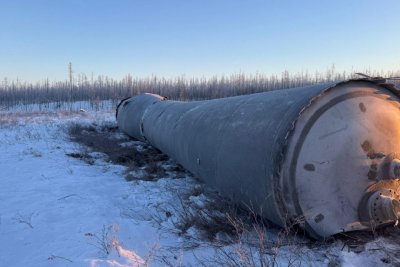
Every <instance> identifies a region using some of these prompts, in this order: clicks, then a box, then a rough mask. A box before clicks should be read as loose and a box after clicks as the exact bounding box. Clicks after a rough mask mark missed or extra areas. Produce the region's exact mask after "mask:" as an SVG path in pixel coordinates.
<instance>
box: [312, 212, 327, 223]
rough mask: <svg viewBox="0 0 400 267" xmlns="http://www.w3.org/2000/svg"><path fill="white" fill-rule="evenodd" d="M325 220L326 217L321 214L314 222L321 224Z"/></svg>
mask: <svg viewBox="0 0 400 267" xmlns="http://www.w3.org/2000/svg"><path fill="white" fill-rule="evenodd" d="M324 218H325V216H324V215H322V214H321V213H320V214H318V215H317V216H315V218H314V221H315V222H316V223H319V222H320V221H322V220H323V219H324Z"/></svg>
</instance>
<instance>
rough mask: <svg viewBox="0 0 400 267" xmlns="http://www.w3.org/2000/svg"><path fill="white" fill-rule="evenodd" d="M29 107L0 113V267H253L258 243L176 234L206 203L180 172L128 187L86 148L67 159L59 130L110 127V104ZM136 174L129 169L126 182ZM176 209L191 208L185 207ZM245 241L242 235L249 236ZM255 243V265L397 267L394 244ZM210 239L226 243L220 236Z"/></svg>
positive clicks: (121, 172) (116, 168)
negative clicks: (82, 155)
mask: <svg viewBox="0 0 400 267" xmlns="http://www.w3.org/2000/svg"><path fill="white" fill-rule="evenodd" d="M83 106H85V105H79V108H76V109H77V110H79V109H80V108H82V107H83ZM86 106H87V107H89V106H90V105H86ZM86 106H85V107H86ZM105 106H106V105H104V106H103V107H105ZM29 110H31V111H35V112H34V113H32V112H30V113H22V112H21V111H23V109H22V110H21V109H20V107H19V108H18V109H17V110H11V111H1V112H0V266H147V265H150V266H199V265H204V266H216V265H227V266H231V265H237V266H249V265H259V264H261V261H260V257H259V254H258V250H259V248H260V246H258V247H257V246H256V247H252V246H250V245H247V244H244V243H242V242H230V243H229V242H225V243H224V242H219V243H218V244H217V243H213V242H212V241H210V240H207V239H206V238H204V237H202V235H200V234H199V230H198V229H196V228H195V227H189V228H188V229H186V230H185V232H182V231H181V230H179V229H177V227H176V225H178V224H179V223H180V222H179V220H180V219H181V217H182V216H181V215H182V214H184V213H185V212H187V211H186V210H185V209H192V207H193V206H197V207H198V208H199V209H202V207H203V205H204V203H206V202H207V197H206V196H205V195H204V194H202V193H201V192H200V193H199V192H198V193H196V194H193V195H190V193H191V192H195V191H198V188H199V186H200V185H199V183H198V182H197V181H196V180H195V179H194V178H192V177H191V176H190V175H189V174H186V175H185V176H184V177H181V178H176V177H174V172H173V171H171V172H166V173H165V175H164V176H165V177H162V178H161V179H155V180H151V181H145V180H141V179H136V180H133V181H129V182H128V181H127V180H126V179H125V178H124V176H125V175H126V167H124V166H121V165H115V164H112V163H110V162H109V161H108V160H107V157H106V156H105V155H103V154H100V153H96V152H93V151H91V152H90V155H91V157H92V159H94V161H93V162H92V163H91V164H89V163H88V162H86V161H83V160H81V159H79V158H74V157H70V156H68V154H71V153H79V152H80V151H82V149H85V148H83V147H82V146H81V145H79V144H77V143H74V142H73V141H71V139H70V137H69V135H68V127H69V126H70V125H71V124H73V123H81V124H91V123H93V122H95V123H96V125H103V124H107V123H108V124H110V123H114V120H115V114H114V109H111V105H110V108H103V109H102V110H97V111H95V110H91V111H89V110H88V111H86V112H79V111H76V112H75V111H68V112H66V111H62V110H57V111H51V110H41V111H39V112H38V110H35V109H34V108H29ZM120 135H121V134H118V133H117V134H116V136H115V138H119V137H120ZM118 136H119V137H118ZM129 145H134V146H137V149H140V148H141V147H140V146H141V144H140V143H138V142H126V143H125V146H128V147H129ZM167 163H168V164H172V165H173V164H174V162H173V161H168V162H167ZM140 173H141V172H140V169H138V171H137V172H135V175H136V176H140ZM182 196H188V197H187V198H186V199H183V198H182ZM182 199H183V200H182ZM182 202H185V203H187V202H191V204H190V203H189V204H188V205H189V208H187V207H186V208H185V207H183V205H184V204H183V203H182ZM190 205H192V206H190ZM255 232H256V233H257V231H255ZM253 234H254V233H253V232H249V233H245V234H243V235H242V237H243V236H244V235H246V236H247V239H251V238H253V237H254V236H253ZM262 236H263V237H264V238H266V239H267V241H268V239H270V240H271V242H270V243H271V244H272V245H271V246H270V247H268V250H267V249H266V250H265V251H269V252H268V253H267V254H266V255H264V256H263V257H262V258H263V259H264V261H265V262H269V263H270V264H271V265H272V264H274V265H275V266H287V265H292V266H299V265H302V266H327V265H329V266H340V265H343V266H379V265H386V266H389V265H390V264H393V265H396V264H400V263H399V251H400V246H399V240H396V239H394V238H387V237H386V238H383V237H381V238H378V239H376V240H374V241H371V242H369V243H367V244H364V245H363V246H362V248H361V249H359V250H354V249H352V250H349V249H348V247H347V246H346V243H345V242H344V241H342V240H337V241H334V242H331V243H327V244H321V243H313V242H311V241H310V240H307V239H304V240H302V239H290V240H292V241H293V240H297V241H296V242H295V241H293V242H289V243H287V244H283V243H284V242H283V243H282V242H281V243H280V242H279V240H278V239H279V238H280V236H279V234H278V230H277V229H271V231H270V232H265V233H263V235H262ZM217 237H218V238H220V240H226V239H229V240H231V239H232V238H226V237H225V236H224V234H222V233H221V234H217ZM257 237H260V233H258V234H256V235H255V238H257ZM396 238H400V236H398V237H396ZM240 241H242V240H240ZM258 241H259V240H258ZM258 241H257V240H256V242H254V243H255V244H256V243H259V242H258ZM396 241H397V242H396ZM266 243H267V242H266ZM303 243H305V244H303ZM253 260H257V261H256V262H253ZM385 262H391V263H390V264H387V263H385Z"/></svg>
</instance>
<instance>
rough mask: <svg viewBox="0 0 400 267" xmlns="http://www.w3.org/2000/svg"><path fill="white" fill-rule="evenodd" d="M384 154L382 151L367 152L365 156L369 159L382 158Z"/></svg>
mask: <svg viewBox="0 0 400 267" xmlns="http://www.w3.org/2000/svg"><path fill="white" fill-rule="evenodd" d="M385 156H386V155H385V154H383V153H373V154H367V157H368V158H370V159H382V158H384V157H385Z"/></svg>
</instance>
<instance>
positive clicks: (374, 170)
mask: <svg viewBox="0 0 400 267" xmlns="http://www.w3.org/2000/svg"><path fill="white" fill-rule="evenodd" d="M377 177H378V164H376V163H372V164H371V166H370V167H369V171H368V179H369V180H374V181H375V180H377Z"/></svg>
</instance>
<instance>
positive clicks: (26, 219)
mask: <svg viewBox="0 0 400 267" xmlns="http://www.w3.org/2000/svg"><path fill="white" fill-rule="evenodd" d="M32 216H33V213H31V214H26V215H21V214H20V213H18V214H17V215H16V216H15V217H14V220H15V221H16V222H17V223H23V224H26V225H28V226H29V227H30V228H32V229H33V225H32Z"/></svg>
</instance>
